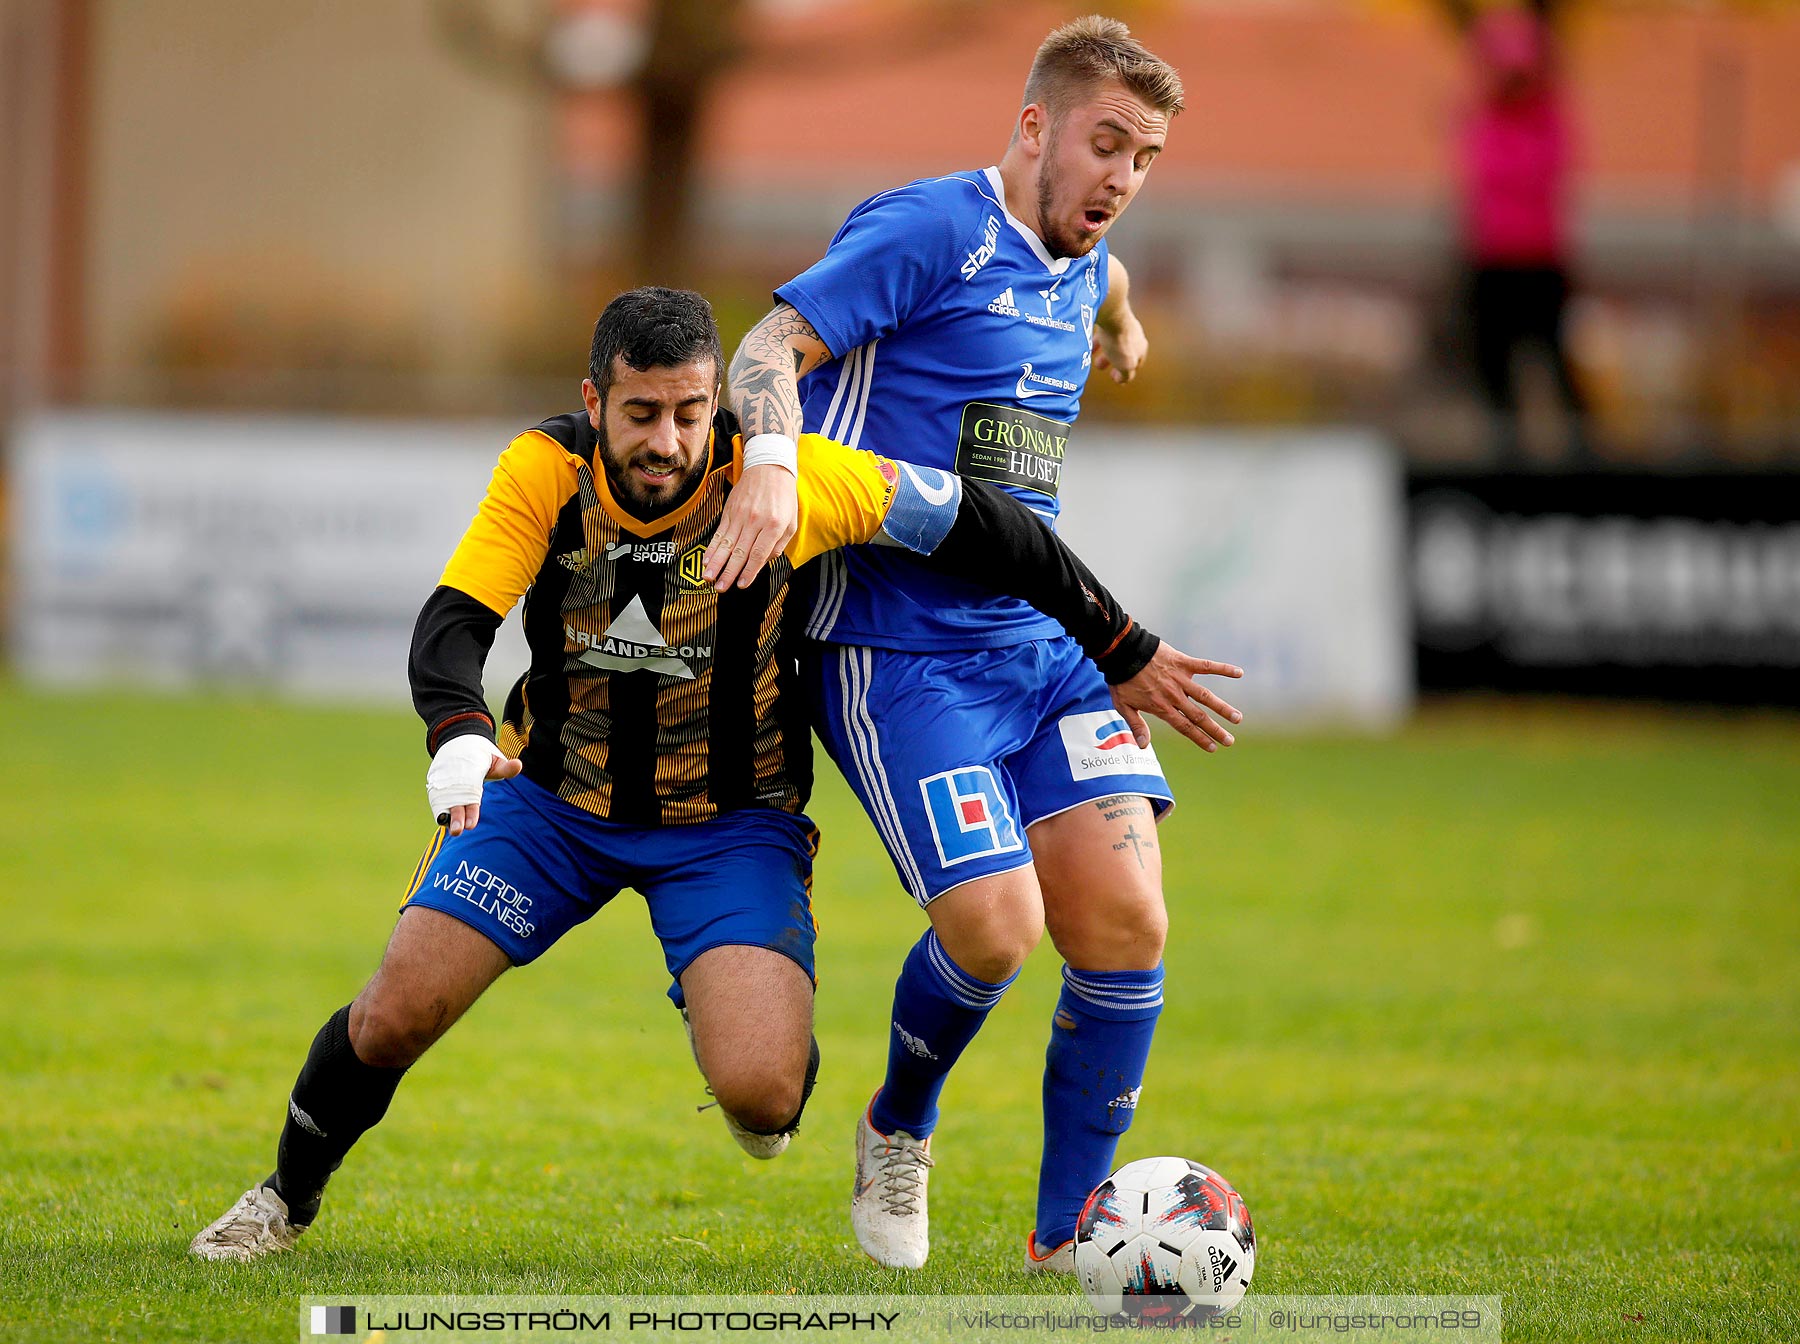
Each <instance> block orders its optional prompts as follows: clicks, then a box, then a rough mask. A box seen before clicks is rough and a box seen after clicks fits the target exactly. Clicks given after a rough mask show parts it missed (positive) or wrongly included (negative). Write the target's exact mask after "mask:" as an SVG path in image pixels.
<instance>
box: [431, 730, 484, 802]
mask: <svg viewBox="0 0 1800 1344" xmlns="http://www.w3.org/2000/svg"><path fill="white" fill-rule="evenodd" d="M499 754H500V751H499V748H497V747H496V746H495V745H494V744H493V743H492V742H490V741H488V740H487V739H486V738H485V737H483V736H482V735H481V734H480V733H464V734H463V735H462V736H461V737H453V738H451V739H450V740H449V741H448V742H446V743H444V745H443V746H441V747H439V748H438V749H437V755H435V756H433V757H432V758H431V768H430V769H429V770H427V771H426V772H425V796H426V797H427V798H429V799H430V800H431V815H432V816H434V817H441V816H443V815H444V813H446V812H448V811H449V810H450V809H451V808H453V807H464V806H467V805H468V804H470V803H479V802H480V801H481V785H482V781H483V780H485V779H486V778H487V774H488V771H489V770H490V769H492V768H493V764H494V758H495V757H496V756H498V755H499Z"/></svg>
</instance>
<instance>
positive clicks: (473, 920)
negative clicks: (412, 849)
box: [401, 776, 819, 1007]
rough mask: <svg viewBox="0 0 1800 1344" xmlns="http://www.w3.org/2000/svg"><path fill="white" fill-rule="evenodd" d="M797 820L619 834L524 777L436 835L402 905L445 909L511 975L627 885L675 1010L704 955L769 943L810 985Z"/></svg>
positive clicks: (802, 821)
mask: <svg viewBox="0 0 1800 1344" xmlns="http://www.w3.org/2000/svg"><path fill="white" fill-rule="evenodd" d="M818 851H819V833H818V831H817V830H816V829H814V827H813V824H812V822H811V821H809V820H808V819H807V818H806V817H804V816H801V815H796V814H793V813H788V812H780V811H777V810H775V809H774V808H764V807H759V808H745V809H743V810H741V811H735V812H727V813H724V814H723V815H721V816H718V817H715V818H714V819H713V820H711V821H700V822H694V823H692V824H689V825H683V826H626V825H621V824H620V823H618V822H612V821H606V820H603V819H602V818H600V817H596V816H594V815H593V813H591V812H585V811H583V810H582V809H581V808H579V807H576V806H575V805H574V804H573V803H567V802H564V801H563V800H562V799H561V798H559V797H557V796H556V795H555V794H554V793H551V792H550V791H549V790H548V789H546V788H544V787H543V786H541V785H538V784H533V783H532V782H531V781H530V780H528V779H526V778H524V777H523V776H516V777H514V778H512V779H502V780H495V781H492V782H490V783H489V784H487V785H486V786H485V787H484V788H483V790H482V794H481V818H480V822H479V824H478V825H477V826H476V827H475V829H474V830H472V831H464V832H463V833H462V834H461V835H458V836H450V835H448V834H447V833H446V831H445V830H444V829H443V828H441V827H440V828H439V830H438V832H437V834H436V835H435V836H434V837H433V838H432V841H431V844H430V845H428V846H427V847H426V850H425V853H424V855H423V857H421V858H420V860H419V865H418V868H417V870H416V871H415V872H414V873H413V879H412V886H411V888H410V889H409V890H408V892H407V898H406V901H405V903H404V904H403V905H402V907H401V908H402V909H407V908H410V907H412V906H423V907H425V908H426V909H428V910H438V911H442V912H443V913H444V914H446V915H449V916H450V917H451V918H453V919H458V920H461V921H462V922H463V923H464V924H467V925H468V926H469V927H470V928H472V929H475V930H477V931H478V932H480V933H482V934H485V935H486V936H487V937H488V938H489V939H490V940H492V941H493V943H494V944H495V945H496V946H498V947H499V948H500V950H501V951H503V952H505V953H506V955H507V956H508V957H509V958H510V959H511V960H512V963H513V964H514V965H515V966H523V965H525V964H526V963H527V962H530V961H535V960H537V958H539V957H540V956H542V955H543V954H544V952H545V951H546V950H548V949H549V947H550V945H551V944H553V943H554V942H556V940H557V939H558V938H561V937H562V936H563V934H565V933H567V932H568V931H569V930H570V929H572V928H574V927H575V926H576V925H577V924H580V923H582V922H584V921H585V920H587V919H589V918H591V917H592V916H593V915H594V914H595V913H596V912H597V911H598V910H599V909H600V908H601V907H602V906H604V905H605V904H606V903H607V902H608V901H610V900H612V898H613V897H614V896H617V895H618V894H619V892H620V891H621V890H622V889H623V888H625V887H632V888H634V889H636V890H637V891H639V892H641V893H642V894H643V897H644V902H645V904H646V905H648V906H649V908H650V927H651V928H652V929H653V930H654V931H655V933H656V937H657V940H658V941H659V942H661V943H662V950H663V961H664V963H665V964H666V965H667V966H668V968H669V978H670V979H671V980H673V981H674V982H675V983H674V984H672V985H671V986H670V988H669V997H670V998H671V999H673V1000H674V1001H675V1005H676V1007H681V1006H682V1004H683V999H682V994H681V973H682V972H683V971H684V970H686V969H687V968H688V965H689V964H690V963H691V962H693V960H694V959H695V958H696V957H698V956H699V955H700V954H701V953H702V952H705V951H707V950H708V949H710V948H714V947H726V946H747V947H766V948H769V949H771V950H772V951H776V952H779V953H781V954H782V955H783V956H785V957H788V958H790V959H791V960H792V961H794V962H795V963H797V964H798V965H799V967H800V969H801V970H803V971H805V972H806V974H807V976H808V977H809V978H810V977H812V975H813V940H814V936H815V933H816V930H815V927H814V924H813V914H812V870H813V859H814V857H815V856H816V855H817V854H818Z"/></svg>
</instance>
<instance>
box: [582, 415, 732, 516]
mask: <svg viewBox="0 0 1800 1344" xmlns="http://www.w3.org/2000/svg"><path fill="white" fill-rule="evenodd" d="M596 436H597V438H598V440H599V441H598V442H597V443H596V444H595V445H594V456H595V457H597V458H599V459H600V465H601V468H602V469H603V470H604V471H605V472H606V483H607V485H608V486H610V487H611V488H612V496H613V498H614V499H616V500H618V501H619V502H620V503H622V504H624V505H626V506H627V507H628V508H630V510H631V512H632V514H633V516H635V517H638V518H642V519H645V520H648V519H651V518H660V517H661V516H662V515H663V514H665V513H667V512H669V510H671V509H674V508H678V507H680V506H681V505H682V504H685V503H686V502H687V500H688V497H689V496H690V495H692V494H693V493H694V491H695V490H696V489H698V488H699V486H700V481H701V479H702V478H703V477H704V476H705V475H706V460H707V455H706V454H705V453H704V452H703V453H701V454H700V455H699V456H698V457H696V458H695V460H694V465H693V466H692V467H690V468H688V471H687V474H686V475H683V476H674V475H672V476H670V478H669V485H668V486H666V487H664V488H663V489H661V490H655V491H652V490H650V489H648V488H647V487H646V486H645V485H644V482H643V481H642V480H641V479H640V478H639V477H638V476H637V475H635V474H634V473H633V471H632V468H633V467H634V466H636V465H639V464H640V463H641V464H644V465H648V466H658V467H660V466H662V465H664V464H665V463H667V462H668V459H667V458H662V457H657V456H654V455H652V454H650V453H643V452H640V453H637V454H636V455H635V456H632V457H620V456H617V455H615V454H614V453H613V447H612V441H611V440H610V439H609V438H607V435H606V420H605V417H604V416H603V417H602V418H601V421H600V428H599V429H598V431H596ZM677 470H679V468H677Z"/></svg>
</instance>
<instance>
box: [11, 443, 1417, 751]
mask: <svg viewBox="0 0 1800 1344" xmlns="http://www.w3.org/2000/svg"><path fill="white" fill-rule="evenodd" d="M520 427H521V426H519V425H516V424H511V425H504V424H478V423H467V422H463V423H441V424H430V423H421V422H417V421H407V420H395V421H391V422H390V421H373V420H364V421H358V420H338V419H323V418H320V419H304V418H296V419H281V418H256V419H252V418H241V417H223V416H175V415H157V414H147V413H131V414H122V413H121V414H112V413H105V414H102V413H58V414H50V415H43V416H39V417H35V418H33V419H30V420H28V421H26V422H25V423H24V424H23V425H21V426H20V427H19V431H18V432H17V433H16V434H15V436H14V440H13V444H14V447H13V463H12V472H11V481H12V491H11V499H12V508H13V518H12V524H11V529H10V530H11V534H12V539H13V562H12V570H13V580H14V600H13V604H12V608H13V611H12V615H13V628H12V641H11V644H12V657H13V660H14V664H15V666H16V667H17V669H18V670H19V672H20V673H21V674H22V675H23V676H25V677H27V678H29V679H31V680H33V681H35V682H38V683H41V684H49V685H57V686H68V685H83V684H86V685H92V684H96V683H109V684H126V685H143V686H160V687H181V686H194V685H251V686H258V687H262V688H264V689H267V690H270V691H273V692H275V693H278V694H283V695H289V696H293V697H298V698H310V699H320V698H324V699H355V700H399V701H402V702H404V700H405V699H406V696H407V684H406V651H407V645H408V641H409V639H410V637H411V633H412V625H413V620H414V618H415V617H416V615H417V614H418V610H419V607H420V605H421V604H422V603H423V602H424V600H425V597H426V596H427V595H428V594H429V593H430V592H431V589H432V586H433V585H434V584H435V583H436V582H437V577H438V574H439V573H440V572H441V571H442V568H443V565H444V561H445V560H446V559H447V558H448V557H449V555H450V552H451V550H452V549H453V548H454V546H455V544H456V540H457V538H458V537H459V536H460V535H461V533H462V529H463V527H464V526H465V525H466V524H467V522H468V519H469V517H470V516H471V515H472V514H473V512H474V509H475V505H476V503H477V502H478V501H479V500H480V498H481V494H482V491H483V490H484V489H485V487H486V484H487V478H488V473H489V472H490V470H491V469H492V467H493V463H494V459H495V458H496V457H497V456H498V454H499V452H500V450H501V449H502V448H503V447H504V446H505V444H506V442H507V440H508V439H509V438H510V437H511V435H512V434H513V433H515V432H517V430H518V429H519V428H520ZM1062 495H1063V499H1064V501H1065V503H1064V511H1063V520H1062V524H1061V530H1062V534H1063V536H1064V537H1065V538H1067V539H1068V541H1069V542H1070V544H1071V545H1073V546H1074V547H1075V549H1076V550H1077V551H1079V552H1080V553H1081V554H1082V555H1083V557H1084V558H1086V559H1087V560H1088V562H1089V563H1090V564H1091V565H1092V566H1093V568H1094V569H1095V571H1096V572H1097V573H1098V574H1099V575H1100V577H1101V578H1102V579H1104V580H1105V581H1106V583H1107V584H1108V585H1109V586H1111V587H1112V588H1113V589H1114V591H1115V592H1117V593H1118V594H1119V596H1120V598H1121V599H1122V600H1123V601H1124V602H1125V603H1126V605H1127V606H1128V607H1129V608H1130V609H1131V610H1132V612H1133V613H1134V614H1135V615H1136V616H1137V617H1138V618H1139V619H1140V620H1142V621H1143V622H1144V623H1145V624H1146V625H1148V626H1150V628H1151V629H1153V630H1155V631H1157V633H1159V634H1162V635H1164V636H1165V637H1167V638H1168V639H1169V640H1170V641H1171V642H1173V643H1175V644H1177V645H1179V646H1180V647H1182V648H1185V649H1187V650H1188V651H1189V652H1192V653H1195V654H1199V655H1202V656H1205V657H1210V658H1218V659H1221V660H1223V661H1228V662H1236V663H1239V664H1241V665H1242V666H1243V667H1244V668H1245V669H1246V672H1247V676H1246V678H1245V679H1244V680H1243V681H1242V682H1239V683H1235V684H1232V685H1229V686H1225V685H1221V690H1222V691H1223V693H1224V694H1225V695H1226V697H1227V698H1228V699H1230V700H1231V701H1232V702H1233V703H1234V704H1237V705H1238V706H1240V707H1241V708H1242V709H1243V710H1244V711H1245V713H1246V715H1247V716H1249V717H1250V719H1251V722H1252V723H1253V724H1254V725H1259V726H1269V725H1281V724H1296V723H1306V724H1312V723H1337V724H1346V725H1352V726H1367V727H1382V726H1386V725H1388V724H1391V723H1393V722H1394V721H1395V720H1397V719H1399V718H1400V717H1402V716H1403V715H1404V714H1405V713H1406V712H1407V710H1408V709H1409V707H1410V705H1411V702H1412V694H1413V672H1412V656H1411V647H1410V643H1409V630H1408V626H1407V617H1406V607H1405V604H1404V600H1403V587H1402V572H1403V570H1402V565H1403V559H1402V557H1403V542H1404V538H1403V526H1404V515H1403V485H1402V480H1401V475H1400V468H1399V465H1398V462H1397V461H1396V459H1395V457H1394V455H1393V453H1392V451H1391V450H1390V449H1389V448H1388V447H1387V446H1386V445H1385V444H1384V443H1383V442H1382V441H1381V440H1379V439H1378V438H1376V437H1374V436H1372V435H1367V434H1359V433H1354V432H1342V433H1323V432H1289V433H1222V432H1214V431H1209V432H1204V433H1201V432H1180V431H1167V432H1133V431H1125V430H1118V429H1096V430H1094V431H1092V432H1084V433H1083V434H1082V436H1081V439H1080V441H1079V442H1078V444H1077V448H1076V452H1075V453H1073V454H1072V455H1071V457H1070V459H1069V461H1068V462H1067V463H1066V464H1065V472H1064V476H1063V490H1062ZM526 656H527V655H526V650H525V644H524V638H523V635H522V634H521V633H520V631H519V628H518V617H517V615H516V614H515V615H514V616H512V617H511V618H509V619H508V621H507V623H506V626H505V627H504V628H503V630H502V632H501V635H500V637H499V639H497V640H496V642H495V647H494V652H493V654H492V656H491V657H490V658H489V660H488V669H489V677H488V694H489V698H490V700H491V701H495V702H497V701H498V700H499V698H500V697H501V696H503V695H504V693H505V689H506V687H507V686H508V685H510V683H511V682H512V680H513V679H514V678H515V677H516V676H517V675H518V673H519V672H520V671H521V670H523V668H524V666H525V663H526Z"/></svg>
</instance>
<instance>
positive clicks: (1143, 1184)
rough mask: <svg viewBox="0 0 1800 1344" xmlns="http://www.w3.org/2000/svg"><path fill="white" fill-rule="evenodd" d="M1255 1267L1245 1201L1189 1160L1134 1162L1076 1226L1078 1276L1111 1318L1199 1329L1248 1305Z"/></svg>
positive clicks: (1091, 1201) (1093, 1198) (1098, 1193)
mask: <svg viewBox="0 0 1800 1344" xmlns="http://www.w3.org/2000/svg"><path fill="white" fill-rule="evenodd" d="M1255 1268H1256V1233H1255V1231H1254V1230H1253V1229H1252V1228H1251V1226H1250V1210H1249V1209H1247V1208H1246V1207H1245V1206H1244V1197H1243V1196H1242V1195H1240V1194H1238V1192H1237V1191H1236V1190H1234V1189H1232V1188H1231V1183H1230V1182H1229V1181H1227V1180H1226V1179H1225V1178H1224V1177H1223V1176H1221V1175H1219V1173H1218V1172H1216V1171H1213V1170H1211V1169H1210V1168H1208V1167H1203V1166H1201V1165H1200V1164H1199V1163H1198V1162H1190V1161H1188V1160H1187V1159H1186V1158H1185V1157H1146V1158H1143V1159H1141V1160H1139V1161H1137V1162H1128V1163H1127V1164H1126V1165H1124V1166H1122V1167H1120V1168H1119V1169H1118V1170H1117V1171H1115V1172H1114V1173H1113V1174H1112V1175H1111V1176H1109V1177H1107V1178H1106V1179H1105V1180H1104V1181H1102V1182H1101V1183H1100V1185H1099V1188H1098V1189H1096V1190H1095V1191H1094V1193H1093V1194H1091V1195H1089V1196H1088V1199H1087V1203H1086V1204H1084V1205H1083V1206H1082V1209H1081V1217H1080V1219H1079V1220H1078V1221H1077V1222H1076V1224H1075V1272H1076V1274H1078V1275H1079V1276H1080V1278H1081V1288H1082V1291H1083V1292H1085V1293H1086V1294H1087V1299H1088V1301H1089V1302H1091V1303H1093V1304H1094V1306H1095V1307H1096V1308H1097V1309H1099V1310H1100V1311H1102V1312H1105V1313H1106V1314H1107V1315H1108V1316H1131V1317H1136V1318H1138V1319H1141V1320H1144V1321H1152V1320H1160V1321H1167V1322H1169V1323H1171V1324H1173V1323H1176V1322H1178V1321H1179V1322H1182V1323H1194V1324H1198V1323H1199V1322H1201V1321H1204V1320H1207V1319H1209V1318H1210V1317H1213V1316H1220V1315H1223V1314H1225V1313H1226V1312H1228V1311H1230V1310H1231V1309H1232V1308H1233V1307H1235V1306H1236V1305H1237V1304H1238V1303H1239V1302H1240V1301H1242V1300H1243V1297H1244V1291H1245V1289H1247V1288H1249V1286H1250V1275H1251V1272H1252V1271H1253V1270H1254V1269H1255Z"/></svg>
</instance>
